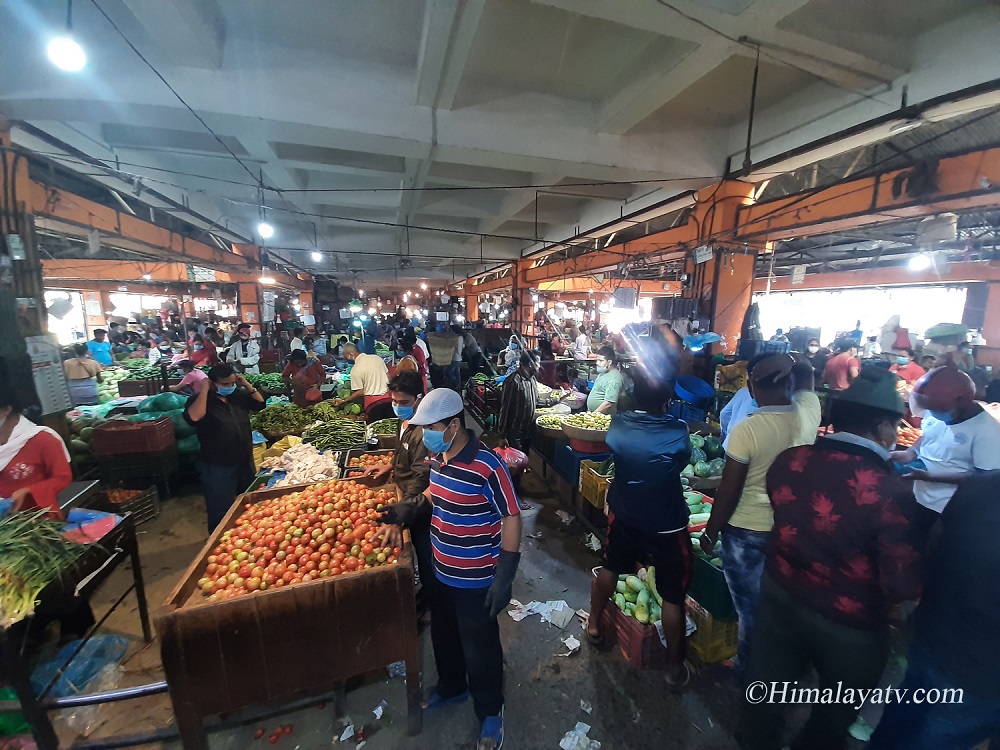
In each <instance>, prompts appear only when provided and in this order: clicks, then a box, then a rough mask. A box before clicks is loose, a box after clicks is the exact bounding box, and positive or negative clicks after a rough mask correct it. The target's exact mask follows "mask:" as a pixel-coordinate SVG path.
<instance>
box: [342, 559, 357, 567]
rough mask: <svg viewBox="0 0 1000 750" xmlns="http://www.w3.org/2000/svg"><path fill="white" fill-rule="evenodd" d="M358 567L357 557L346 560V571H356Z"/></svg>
mask: <svg viewBox="0 0 1000 750" xmlns="http://www.w3.org/2000/svg"><path fill="white" fill-rule="evenodd" d="M357 567H358V559H357V558H356V557H348V558H345V559H344V570H355V569H356V568H357Z"/></svg>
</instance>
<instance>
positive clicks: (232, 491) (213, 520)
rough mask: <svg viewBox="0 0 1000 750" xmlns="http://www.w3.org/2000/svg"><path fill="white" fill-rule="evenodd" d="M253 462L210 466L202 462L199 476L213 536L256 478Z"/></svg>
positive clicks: (209, 527) (209, 530)
mask: <svg viewBox="0 0 1000 750" xmlns="http://www.w3.org/2000/svg"><path fill="white" fill-rule="evenodd" d="M254 473H255V472H254V468H253V462H252V461H249V460H248V461H246V462H245V463H242V464H234V465H232V466H230V465H228V464H210V463H206V462H204V461H203V462H201V465H200V466H199V467H198V474H199V476H200V477H201V486H202V491H203V492H204V493H205V510H206V511H207V514H208V532H209V533H210V534H211V533H212V531H214V530H215V527H216V526H218V525H219V522H220V521H222V519H223V518H225V516H226V513H228V512H229V509H230V508H231V507H233V503H234V502H236V496H237V495H239V494H240V493H242V492H245V491H246V488H247V487H249V486H250V483H251V482H252V481H253V478H254Z"/></svg>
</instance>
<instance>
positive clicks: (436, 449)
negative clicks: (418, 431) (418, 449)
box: [424, 427, 455, 453]
mask: <svg viewBox="0 0 1000 750" xmlns="http://www.w3.org/2000/svg"><path fill="white" fill-rule="evenodd" d="M444 433H445V430H441V431H438V430H428V429H427V428H426V427H425V428H424V447H426V448H427V450H429V451H430V452H431V453H444V452H445V451H446V450H448V449H449V448H450V447H451V444H452V443H454V442H455V441H454V440H448V441H445V439H444Z"/></svg>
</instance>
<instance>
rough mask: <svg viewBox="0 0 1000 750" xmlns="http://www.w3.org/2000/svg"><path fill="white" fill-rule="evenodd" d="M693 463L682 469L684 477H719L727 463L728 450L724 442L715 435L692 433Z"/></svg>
mask: <svg viewBox="0 0 1000 750" xmlns="http://www.w3.org/2000/svg"><path fill="white" fill-rule="evenodd" d="M688 440H689V441H690V445H691V463H690V464H688V465H687V466H686V467H684V469H683V470H682V471H681V476H682V477H701V478H703V479H704V478H707V477H717V476H721V475H722V469H723V467H724V466H725V465H726V458H725V455H726V451H725V449H724V448H723V447H722V442H721V441H720V440H719V438H717V437H715V436H714V435H709V436H708V437H703V436H701V435H691V436H690V437H689V438H688Z"/></svg>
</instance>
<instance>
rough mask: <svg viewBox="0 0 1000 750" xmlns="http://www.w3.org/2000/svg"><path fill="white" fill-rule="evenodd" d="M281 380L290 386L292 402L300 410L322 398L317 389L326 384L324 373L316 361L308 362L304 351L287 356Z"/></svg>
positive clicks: (297, 351)
mask: <svg viewBox="0 0 1000 750" xmlns="http://www.w3.org/2000/svg"><path fill="white" fill-rule="evenodd" d="M281 379H282V380H284V381H285V383H286V385H289V386H291V389H292V402H293V403H294V404H295V405H296V406H298V407H300V408H302V409H305V408H306V407H307V406H312V404H314V403H316V402H318V401H320V400H321V399H322V398H323V396H322V394H321V393H320V390H319V387H320V386H321V385H322V384H323V383H325V382H326V371H325V370H324V369H323V365H321V364H320V363H319V362H318V361H317V360H315V359H314V360H312V362H308V357H306V352H305V349H296V350H295V351H294V352H292V353H291V354H290V355H289V356H288V364H287V365H285V369H284V370H283V371H282V373H281Z"/></svg>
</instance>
